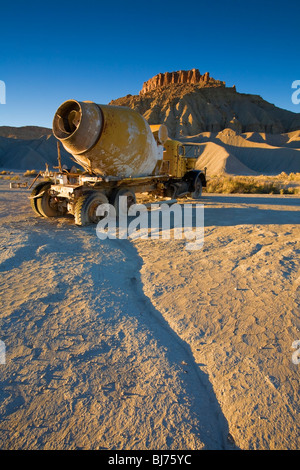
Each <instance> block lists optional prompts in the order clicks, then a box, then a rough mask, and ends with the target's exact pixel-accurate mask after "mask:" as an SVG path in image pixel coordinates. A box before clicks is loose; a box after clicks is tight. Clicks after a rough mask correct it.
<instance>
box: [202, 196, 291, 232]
mask: <svg viewBox="0 0 300 470" xmlns="http://www.w3.org/2000/svg"><path fill="white" fill-rule="evenodd" d="M199 202H200V203H202V204H204V225H205V226H206V227H208V226H211V225H215V226H234V225H246V224H250V225H269V224H279V225H284V224H300V216H299V209H300V198H295V197H278V196H274V197H264V196H263V197H259V196H252V195H251V196H246V197H245V196H241V195H234V196H232V195H228V196H207V195H205V196H204V197H203V198H202V199H201V200H200V201H199Z"/></svg>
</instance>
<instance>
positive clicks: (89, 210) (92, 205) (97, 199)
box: [74, 191, 108, 226]
mask: <svg viewBox="0 0 300 470" xmlns="http://www.w3.org/2000/svg"><path fill="white" fill-rule="evenodd" d="M101 204H108V199H107V197H106V196H105V194H103V193H101V192H98V191H94V192H89V193H86V194H83V195H82V196H80V197H79V198H78V200H77V202H76V204H75V208H74V218H75V224H76V225H80V226H84V225H90V224H96V223H97V222H99V220H101V219H102V218H103V216H102V217H101V216H97V214H96V212H97V208H98V207H99V206H101Z"/></svg>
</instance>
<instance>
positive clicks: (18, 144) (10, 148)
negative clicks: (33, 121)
mask: <svg viewBox="0 0 300 470" xmlns="http://www.w3.org/2000/svg"><path fill="white" fill-rule="evenodd" d="M10 129H11V131H9V132H11V137H0V168H5V169H12V170H33V169H34V170H45V168H46V164H48V165H49V169H52V167H53V166H57V141H56V139H55V137H54V136H53V135H43V136H41V137H39V138H33V139H32V138H31V139H30V137H29V136H30V135H38V134H39V132H40V128H37V130H36V131H35V129H34V126H33V127H32V128H31V129H30V130H29V132H28V136H26V131H24V128H23V129H22V132H21V133H19V132H18V128H10ZM14 129H16V130H14ZM50 132H51V134H52V131H51V130H50ZM20 135H23V136H24V137H27V138H21V137H19V136H20ZM17 136H18V137H17ZM61 157H62V164H63V165H66V166H67V167H68V168H70V167H71V166H73V165H74V162H73V161H72V160H71V158H70V155H69V154H68V153H67V152H66V151H65V150H64V149H63V147H62V146H61Z"/></svg>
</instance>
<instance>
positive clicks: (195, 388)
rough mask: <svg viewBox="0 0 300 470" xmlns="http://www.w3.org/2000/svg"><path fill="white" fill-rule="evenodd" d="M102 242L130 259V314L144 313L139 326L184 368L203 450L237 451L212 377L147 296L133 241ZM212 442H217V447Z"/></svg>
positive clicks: (128, 277) (128, 267)
mask: <svg viewBox="0 0 300 470" xmlns="http://www.w3.org/2000/svg"><path fill="white" fill-rule="evenodd" d="M100 243H101V244H103V243H104V244H106V243H108V244H109V245H111V246H112V247H115V248H116V249H118V250H121V251H122V252H123V254H124V255H125V257H126V258H127V262H126V265H127V268H126V271H127V272H126V277H127V281H126V286H127V287H126V292H127V293H128V295H129V296H130V297H132V299H133V300H134V304H135V309H132V310H131V313H130V315H135V313H134V310H137V311H140V312H143V315H142V316H139V318H138V321H139V323H142V324H143V323H145V324H146V327H147V328H150V330H151V331H153V332H155V339H156V341H157V343H158V345H159V347H163V348H164V350H165V351H167V357H168V360H169V361H170V363H171V364H177V365H179V367H182V373H183V377H184V383H185V389H186V393H187V395H188V396H189V399H190V400H191V407H192V409H193V410H194V413H195V415H196V416H197V421H198V425H197V429H195V432H196V433H197V434H198V435H199V437H200V439H201V440H202V441H203V443H204V448H206V449H212V448H214V449H215V450H216V449H224V450H226V449H227V450H238V447H237V446H236V445H235V443H234V441H233V438H232V437H231V435H230V434H229V427H228V423H227V420H226V418H225V416H224V414H223V412H222V409H221V407H220V404H219V402H218V400H217V397H216V395H215V392H214V390H213V387H212V385H211V383H210V380H209V376H208V375H207V374H206V373H205V372H203V371H202V370H201V368H200V365H199V364H197V363H196V361H195V359H194V356H193V353H192V350H191V347H190V345H189V344H188V343H186V342H185V341H184V340H183V339H181V338H180V336H179V335H178V334H177V333H176V332H175V331H174V329H173V328H172V327H171V326H170V325H169V323H168V322H167V320H166V319H165V318H164V316H163V315H162V313H161V312H160V311H159V310H158V309H157V308H155V307H154V305H153V304H152V302H151V300H150V298H149V297H147V296H146V295H145V294H144V289H143V282H142V279H141V269H142V266H143V260H142V258H141V257H140V256H139V254H138V252H137V250H136V248H135V247H134V245H133V244H132V242H131V241H129V240H125V239H124V240H118V239H116V240H106V241H105V240H102V241H100ZM124 274H125V273H124ZM183 358H185V360H183ZM182 364H185V365H184V366H183V365H182ZM213 441H215V443H214V444H213Z"/></svg>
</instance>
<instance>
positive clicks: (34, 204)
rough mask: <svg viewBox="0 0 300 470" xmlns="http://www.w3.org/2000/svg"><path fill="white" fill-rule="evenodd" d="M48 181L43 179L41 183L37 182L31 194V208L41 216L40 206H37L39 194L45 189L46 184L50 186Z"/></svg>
mask: <svg viewBox="0 0 300 470" xmlns="http://www.w3.org/2000/svg"><path fill="white" fill-rule="evenodd" d="M48 184H49V183H48V182H46V181H43V182H41V183H39V184H37V185H36V186H35V187H34V188H33V190H32V191H31V194H30V205H31V208H32V210H33V211H34V212H35V213H36V214H37V215H39V216H41V215H42V214H41V213H40V212H39V211H38V208H37V199H38V198H37V197H35V196H37V195H38V194H39V193H42V192H43V190H44V189H45V186H48Z"/></svg>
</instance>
